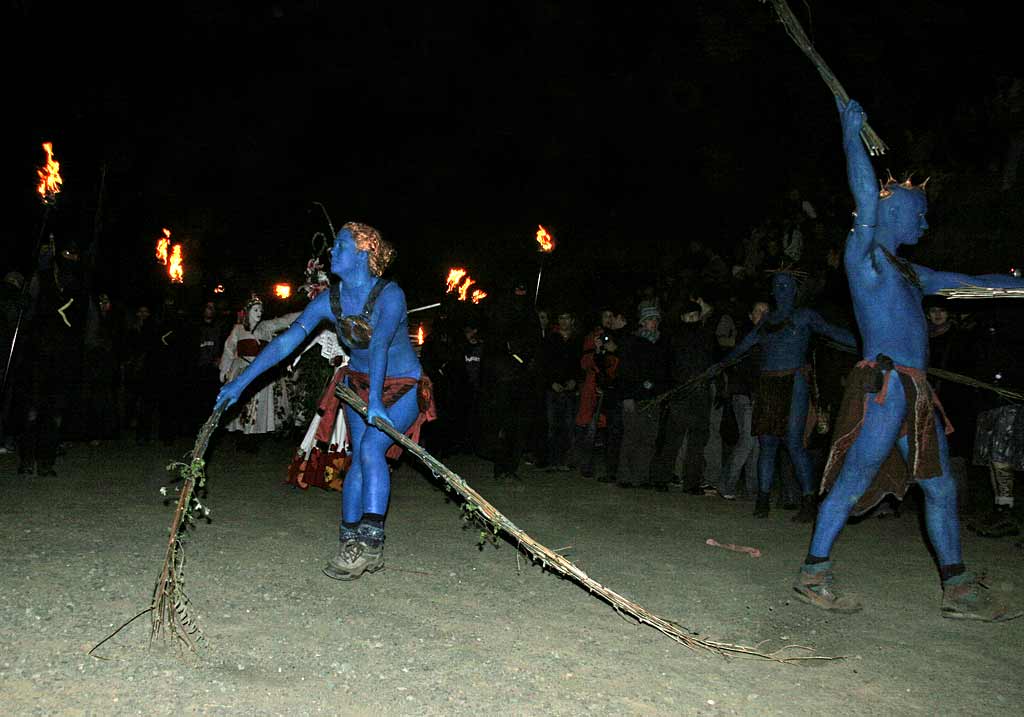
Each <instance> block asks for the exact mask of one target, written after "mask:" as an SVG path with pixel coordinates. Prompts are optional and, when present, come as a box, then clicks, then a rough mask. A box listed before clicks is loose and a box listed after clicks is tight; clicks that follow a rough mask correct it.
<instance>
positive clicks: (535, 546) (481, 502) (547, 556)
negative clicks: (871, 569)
mask: <svg viewBox="0 0 1024 717" xmlns="http://www.w3.org/2000/svg"><path fill="white" fill-rule="evenodd" d="M336 395H337V396H338V397H339V398H340V399H341V400H343V401H344V402H345V403H347V404H348V405H350V406H351V407H352V408H354V409H355V410H356V411H358V412H359V413H360V415H362V416H363V417H364V418H365V417H366V415H367V411H366V403H365V402H364V401H363V400H362V399H361V398H359V396H358V395H357V394H356V393H355V392H354V391H352V389H350V388H348V387H347V386H345V385H343V384H339V385H338V387H337V390H336ZM373 425H374V426H375V427H376V428H378V429H379V430H381V431H383V432H384V433H386V434H387V435H388V436H389V437H391V439H392V440H394V441H395V442H396V443H398V444H399V445H401V446H402V447H403V448H405V449H406V450H407V451H409V452H410V453H412V454H413V455H415V456H416V457H417V458H419V459H420V460H421V461H422V462H423V463H424V465H426V466H427V468H429V469H430V470H431V472H432V473H433V474H434V475H435V476H437V477H438V478H441V479H442V480H443V481H444V482H445V483H446V485H447V487H448V489H450V490H454V491H455V492H456V493H458V494H459V495H460V496H462V498H464V499H465V500H466V502H467V504H468V506H469V510H470V511H471V512H473V513H474V514H475V515H476V516H477V517H479V518H480V519H481V520H483V521H484V522H485V523H486V525H487V526H488V527H489V528H490V529H491V531H492V532H493V533H495V534H497V533H498V532H499V531H500V532H503V533H505V534H506V535H508V536H510V537H511V538H512V539H513V540H514V542H515V543H516V545H517V546H518V548H519V549H520V550H522V551H523V552H524V553H526V554H527V555H529V556H530V557H531V558H532V559H533V560H535V561H538V562H540V564H541V565H542V566H543V567H544V568H547V569H550V570H553V571H554V572H556V573H558V574H560V575H562V576H564V577H567V578H570V579H572V580H573V581H575V582H576V583H578V584H579V585H581V586H582V587H584V588H586V589H587V590H588V591H589V592H591V593H593V594H596V595H597V596H598V597H600V598H602V599H603V600H605V601H606V602H607V603H609V604H610V605H611V606H612V607H613V608H614V609H615V610H616V612H621V613H625V614H627V615H629V616H630V617H632V618H634V619H635V620H637V621H638V622H640V623H643V624H646V625H650V626H651V627H653V628H654V629H655V630H657V631H658V632H660V633H662V634H663V635H665V636H667V637H669V638H671V639H672V640H675V641H676V642H678V643H679V644H681V645H685V646H686V647H689V648H690V649H693V650H696V649H702V650H708V651H710V652H714V653H715V654H718V655H722V656H725V655H746V656H750V657H759V658H763V659H766V660H773V661H775V662H786V663H788V662H795V661H799V660H835V659H841V658H837V657H826V656H820V655H791V654H788V653H787V652H786V651H787V650H804V651H808V652H810V651H811V650H810V648H807V647H804V646H802V645H784V646H782V647H780V648H779V649H778V650H775V651H774V652H761V651H759V649H758V648H757V647H750V646H746V645H734V644H731V643H727V642H718V641H716V640H706V639H701V638H698V637H696V636H694V635H693V634H692V633H691V632H689V631H687V630H685V629H684V628H682V627H680V626H679V625H678V624H676V623H674V622H671V621H669V620H665V619H664V618H661V617H658V616H657V615H654V614H653V613H650V612H648V611H647V610H645V609H644V608H643V607H641V606H640V605H637V604H636V603H634V602H633V601H631V600H629V599H627V598H625V597H623V596H622V595H619V594H618V593H617V592H615V591H613V590H610V589H609V588H606V587H605V586H603V585H601V584H600V583H598V582H597V581H596V580H594V579H593V578H591V577H590V576H589V575H587V574H586V573H585V572H583V571H582V570H580V568H578V567H577V566H576V565H575V563H573V562H572V561H570V560H567V559H566V558H564V557H563V556H561V555H559V554H558V553H556V552H555V551H553V550H551V549H550V548H547V547H545V546H544V545H541V544H540V543H538V542H537V541H535V540H534V539H533V538H531V537H530V536H529V535H528V534H527V533H526V532H524V531H523V530H521V529H520V528H518V527H517V526H516V525H515V524H514V523H513V522H512V521H511V520H509V519H508V518H506V517H505V516H504V515H503V514H502V513H501V512H500V511H498V509H497V508H495V507H494V506H493V505H491V504H490V503H489V502H487V501H486V500H485V499H484V498H483V497H482V496H481V495H480V494H479V493H477V492H476V491H475V490H473V489H472V488H471V487H470V486H469V484H468V483H466V481H465V480H464V479H463V478H461V477H460V476H459V475H457V474H456V473H454V472H453V471H451V470H450V469H449V468H448V467H447V466H445V465H444V464H443V463H441V461H439V460H438V459H436V458H434V457H433V456H432V455H430V454H429V453H428V452H427V451H425V450H424V449H423V448H422V447H421V446H420V445H419V444H418V443H416V442H415V441H413V440H412V439H411V438H409V437H408V436H406V435H404V434H402V433H401V432H399V431H398V430H397V429H396V428H395V427H394V426H392V425H391V424H389V423H387V422H385V421H382V420H380V419H379V418H378V419H375V420H374V423H373Z"/></svg>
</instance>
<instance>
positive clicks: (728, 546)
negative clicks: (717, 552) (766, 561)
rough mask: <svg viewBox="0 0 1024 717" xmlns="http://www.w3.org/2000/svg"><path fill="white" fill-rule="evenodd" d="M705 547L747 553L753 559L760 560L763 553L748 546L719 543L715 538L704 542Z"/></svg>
mask: <svg viewBox="0 0 1024 717" xmlns="http://www.w3.org/2000/svg"><path fill="white" fill-rule="evenodd" d="M704 543H705V545H711V546H713V547H716V548H725V549H726V550H732V551H733V552H735V553H746V554H747V555H749V556H750V557H752V558H760V557H761V551H760V550H759V549H757V548H751V547H750V546H747V545H736V544H735V543H719V542H718V541H717V540H715V539H714V538H708V539H707V540H705V541H704Z"/></svg>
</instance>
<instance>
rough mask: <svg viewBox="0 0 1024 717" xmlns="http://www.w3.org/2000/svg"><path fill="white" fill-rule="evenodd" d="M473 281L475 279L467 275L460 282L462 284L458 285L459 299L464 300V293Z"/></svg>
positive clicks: (474, 281)
mask: <svg viewBox="0 0 1024 717" xmlns="http://www.w3.org/2000/svg"><path fill="white" fill-rule="evenodd" d="M475 283H476V280H475V279H473V278H472V277H469V276H467V277H466V280H465V281H464V282H462V286H460V287H459V301H465V300H466V294H467V292H468V291H469V287H471V286H472V285H473V284H475Z"/></svg>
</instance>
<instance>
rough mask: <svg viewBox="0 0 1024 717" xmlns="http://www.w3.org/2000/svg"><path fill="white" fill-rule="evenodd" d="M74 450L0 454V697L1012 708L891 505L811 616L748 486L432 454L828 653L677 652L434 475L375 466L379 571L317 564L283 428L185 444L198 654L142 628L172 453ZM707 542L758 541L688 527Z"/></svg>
mask: <svg viewBox="0 0 1024 717" xmlns="http://www.w3.org/2000/svg"><path fill="white" fill-rule="evenodd" d="M187 448H188V446H187V445H185V444H184V443H182V444H180V445H175V446H173V447H163V446H149V447H136V446H135V445H133V444H131V443H129V442H123V443H117V444H108V445H104V446H99V447H90V446H85V445H82V446H74V447H72V448H71V450H70V451H69V452H68V455H67V456H66V457H65V458H64V459H63V460H62V462H61V463H60V464H59V465H58V470H59V473H60V477H59V478H56V479H54V478H49V479H42V478H23V477H17V476H16V475H15V468H16V463H15V460H14V458H13V457H12V456H0V486H2V489H0V490H2V496H0V498H2V499H0V518H2V520H0V567H2V573H0V575H2V579H0V705H2V707H0V712H2V713H3V714H5V715H54V714H60V715H114V714H117V715H120V714H141V715H164V714H168V715H169V714H210V715H236V714H237V715H283V714H286V715H289V717H298V716H299V715H320V714H324V715H361V714H375V715H377V714H388V715H391V714H394V715H462V714H466V715H469V714H474V715H476V714H509V715H578V714H600V715H605V714H613V715H620V714H621V715H680V714H683V715H690V714H693V715H732V714H758V715H760V714H766V715H773V714H780V715H783V714H784V715H794V714H821V713H829V712H831V713H834V714H843V715H858V714H872V715H877V714H927V715H933V714H1021V713H1022V712H1024V688H1022V683H1021V680H1020V675H1021V674H1022V672H1024V657H1022V651H1021V644H1022V642H1024V640H1022V637H1024V620H1018V621H1015V622H1011V623H1008V624H1003V625H985V624H977V623H963V622H957V621H950V620H944V619H942V618H941V617H940V616H939V600H940V589H939V585H938V579H937V575H936V570H935V567H934V564H933V561H932V558H931V556H930V554H929V551H928V549H927V547H926V544H925V542H924V540H923V539H922V537H921V531H920V528H919V525H918V520H917V517H916V515H915V514H913V513H904V515H903V517H901V518H896V519H887V520H877V519H868V520H864V521H861V522H860V523H858V524H855V525H851V526H849V527H848V528H847V530H846V531H845V533H844V534H843V536H842V538H841V539H840V542H839V544H838V547H837V550H836V552H835V558H836V560H837V566H838V577H839V579H840V580H841V581H842V583H841V584H842V585H845V586H848V587H849V589H850V590H851V591H853V592H856V593H858V594H859V595H860V596H861V597H862V598H863V599H864V600H865V603H866V609H865V610H864V611H863V612H861V613H859V614H857V615H851V616H831V615H827V614H824V613H821V612H819V611H817V610H815V609H814V608H811V607H808V606H806V605H804V604H802V603H800V602H799V601H797V600H795V599H793V598H792V593H791V592H790V588H789V585H790V582H791V581H792V578H793V575H794V572H795V570H796V567H797V565H798V563H799V561H800V558H801V557H802V555H803V554H804V552H805V551H806V546H807V541H808V537H809V528H808V526H805V525H797V524H794V523H791V522H790V521H789V516H790V514H789V513H786V512H783V511H774V512H773V513H772V515H771V517H770V518H769V519H768V520H755V519H754V518H752V517H751V516H750V511H751V504H749V503H744V502H742V501H741V502H734V503H729V502H725V501H722V500H719V499H716V498H704V497H694V496H684V495H678V494H674V493H669V494H661V493H654V492H650V491H640V490H623V489H620V488H617V487H615V486H609V485H605V484H600V483H596V482H594V481H588V480H585V479H583V478H581V477H579V476H577V475H574V474H562V473H557V474H547V473H541V472H532V471H530V470H524V472H523V473H522V480H521V481H519V482H515V483H508V482H504V483H498V482H496V481H495V480H494V479H493V478H491V477H490V464H489V463H486V462H483V461H480V460H478V459H475V458H470V457H457V458H455V459H453V460H451V461H450V462H449V463H450V465H451V467H452V468H453V469H454V470H456V471H458V472H459V473H460V474H461V475H463V476H464V477H466V479H467V480H469V481H470V483H471V484H472V485H473V486H474V487H475V488H477V489H478V490H479V491H480V492H481V493H482V494H483V495H484V496H485V497H486V498H487V499H488V500H490V501H491V502H492V503H493V504H494V505H496V506H497V507H498V508H499V509H500V510H502V511H503V512H504V513H505V514H506V515H507V516H509V517H510V518H511V519H512V520H513V521H515V522H516V523H517V524H518V525H519V526H520V527H522V528H523V529H524V530H526V531H527V532H529V533H530V534H531V535H532V536H533V537H535V538H536V539H538V540H539V541H541V542H542V543H544V544H545V545H547V546H549V547H552V548H565V551H564V552H565V554H566V555H567V556H568V557H569V558H570V559H572V560H574V561H575V562H577V564H579V565H580V566H581V567H582V568H583V569H584V570H586V571H587V572H588V573H589V574H590V575H591V576H592V577H593V578H595V579H596V580H598V581H600V582H602V583H603V584H605V585H607V586H608V587H610V588H612V589H613V590H616V591H618V592H620V593H622V594H624V595H625V596H627V597H629V598H631V599H633V600H635V601H636V602H638V603H640V604H641V605H643V606H644V607H646V608H647V609H648V610H650V611H652V612H654V613H656V614H658V615H661V616H662V617H665V618H668V619H671V620H675V621H677V622H679V623H680V624H682V625H685V626H686V627H687V628H689V629H691V630H693V631H696V632H698V633H699V634H700V635H701V636H702V637H710V638H714V639H719V640H723V641H726V642H736V643H746V644H753V643H757V642H760V641H762V640H764V641H767V642H766V643H765V645H764V647H765V648H767V649H770V648H773V647H777V646H781V645H783V644H786V643H798V644H801V645H808V646H811V647H813V648H814V649H815V651H816V654H819V655H829V656H841V657H843V658H844V659H841V660H836V661H830V662H813V663H801V664H799V665H781V664H775V663H770V662H765V661H759V660H750V659H735V658H734V659H725V658H722V657H719V656H716V655H712V654H706V653H700V652H692V651H690V650H688V649H686V648H684V647H682V646H680V645H678V644H676V643H674V642H672V641H671V640H669V639H668V638H666V637H664V636H662V635H661V634H660V633H658V632H656V631H654V630H653V629H651V628H649V627H644V626H640V625H637V624H636V623H634V622H632V621H631V620H628V619H624V618H622V617H620V616H618V615H616V613H615V612H614V611H613V610H611V609H610V608H609V607H608V606H607V605H606V604H605V603H603V602H601V601H600V600H598V599H596V598H594V597H592V596H591V595H589V594H588V593H587V592H586V591H585V590H582V589H580V588H579V587H578V586H576V585H575V584H573V583H571V582H569V581H567V580H564V579H561V578H559V577H557V576H555V575H552V574H550V573H546V572H544V571H543V570H541V569H540V568H539V567H537V566H534V565H529V564H527V562H526V561H525V560H523V559H521V558H519V557H517V551H516V550H515V549H514V548H513V547H512V546H511V545H509V544H507V543H500V544H499V546H498V547H497V548H494V547H492V546H490V545H488V546H485V547H484V549H482V550H481V549H479V548H478V546H477V537H478V534H477V531H475V530H463V529H462V528H463V523H462V520H461V513H460V511H459V508H458V506H457V505H456V504H454V503H453V502H452V501H451V500H449V499H448V496H447V494H446V493H445V492H444V491H443V490H441V489H440V488H439V486H438V485H437V484H436V482H434V481H432V480H430V479H428V478H426V477H424V476H423V475H421V473H420V472H419V471H418V470H416V469H415V468H414V467H411V466H409V465H403V466H402V467H400V468H399V469H398V470H397V471H396V473H395V476H394V488H393V497H392V505H391V511H390V514H389V521H388V543H387V554H386V555H387V568H386V569H385V570H384V571H382V572H379V573H377V574H374V575H371V576H367V577H364V578H363V579H361V580H358V581H356V582H354V583H338V582H335V581H333V580H329V579H328V578H326V577H324V576H323V575H322V574H321V572H320V568H321V566H322V564H323V563H324V562H325V560H326V559H327V558H328V557H329V556H330V555H331V554H332V553H333V551H334V549H335V547H336V535H337V533H336V521H337V516H338V511H339V498H338V495H337V494H335V493H326V492H322V491H317V490H315V489H314V490H311V491H309V492H302V491H299V490H297V489H294V488H292V487H291V486H287V485H285V484H283V483H282V477H283V474H284V469H285V466H286V464H287V461H288V458H289V454H290V451H291V445H290V444H289V443H287V442H285V441H283V440H270V441H268V442H267V443H266V444H265V445H264V446H263V447H262V449H261V451H260V453H259V454H257V455H255V456H253V455H249V454H244V453H236V452H235V450H234V448H233V447H232V441H231V440H228V439H225V440H223V441H222V442H221V444H220V445H217V446H215V447H214V449H213V450H212V453H211V455H210V466H209V474H210V482H209V495H208V497H207V498H206V500H205V501H204V502H205V504H206V505H208V506H209V507H211V509H212V514H211V518H213V522H212V523H210V524H202V525H200V526H199V528H198V530H197V531H196V532H195V534H194V535H193V537H192V538H191V541H190V542H189V544H188V549H189V553H188V559H189V562H188V564H187V566H186V577H187V592H188V594H189V596H190V597H191V599H192V602H193V604H194V607H195V609H196V611H197V613H198V615H199V621H200V624H201V626H202V628H203V631H204V632H205V634H206V636H207V639H208V643H207V646H206V647H205V648H204V650H203V651H202V654H201V657H200V659H195V658H192V657H189V656H187V655H186V656H181V655H179V654H178V653H177V652H176V651H175V649H173V647H171V646H169V645H168V644H166V643H163V642H157V643H154V644H153V645H150V644H149V622H148V619H147V618H146V617H145V616H144V617H143V618H140V619H139V620H137V621H136V622H135V623H133V624H132V625H130V626H129V627H127V628H125V629H124V630H123V631H122V632H120V633H119V634H118V635H117V636H116V637H114V638H113V639H111V640H110V641H109V642H107V643H106V644H104V645H103V646H102V647H100V648H99V649H98V650H97V657H91V656H89V655H88V654H87V653H88V651H89V650H90V648H92V647H93V646H94V645H95V644H96V643H97V642H99V641H100V640H102V639H103V638H104V637H105V636H106V635H107V634H108V633H110V632H111V631H112V630H113V629H114V628H116V627H117V626H118V625H120V624H121V623H122V622H124V621H125V620H127V619H128V618H130V617H131V616H132V615H134V614H136V613H137V612H139V611H140V610H142V609H143V608H145V607H146V606H147V605H148V604H149V599H150V593H151V590H152V586H153V582H154V580H155V579H156V577H157V573H158V571H159V568H160V565H161V561H162V559H163V549H164V544H165V536H166V530H167V526H168V524H169V521H170V516H171V508H170V507H168V506H165V505H164V504H163V502H162V499H161V497H160V495H159V492H158V491H159V488H160V486H161V485H163V484H164V483H165V481H166V477H167V474H166V473H165V471H164V466H165V465H166V464H167V462H168V461H169V459H171V458H174V457H177V456H180V455H181V454H183V453H184V452H185V451H186V450H187ZM709 537H714V538H716V539H718V540H719V541H721V542H734V543H741V544H745V545H752V546H757V547H759V548H761V550H762V551H763V553H764V555H763V557H761V558H758V559H755V558H750V557H748V556H746V555H741V554H736V553H731V552H727V551H724V550H721V549H717V548H712V547H708V546H706V545H704V541H705V540H706V539H707V538H709ZM964 540H965V552H966V555H967V558H968V560H969V562H970V563H971V565H973V566H974V567H985V568H988V569H989V571H990V572H991V573H993V574H994V575H995V577H996V587H997V588H998V589H999V590H1001V591H1012V593H1013V594H1014V595H1016V594H1018V593H1019V592H1020V590H1021V583H1022V576H1024V555H1022V554H1021V552H1020V551H1019V550H1018V549H1017V548H1015V547H1014V544H1013V541H1012V540H1009V539H1007V540H984V539H980V538H976V537H974V536H972V535H966V536H965V538H964Z"/></svg>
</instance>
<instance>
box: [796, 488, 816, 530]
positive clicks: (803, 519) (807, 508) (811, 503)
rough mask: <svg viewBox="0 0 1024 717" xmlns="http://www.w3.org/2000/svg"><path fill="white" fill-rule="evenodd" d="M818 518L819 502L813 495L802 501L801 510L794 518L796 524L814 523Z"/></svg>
mask: <svg viewBox="0 0 1024 717" xmlns="http://www.w3.org/2000/svg"><path fill="white" fill-rule="evenodd" d="M817 517H818V501H817V499H816V498H815V496H814V495H813V494H811V495H805V496H804V497H803V498H801V499H800V510H798V511H797V513H796V515H794V516H793V518H792V520H793V522H794V523H813V522H814V519H815V518H817Z"/></svg>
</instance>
